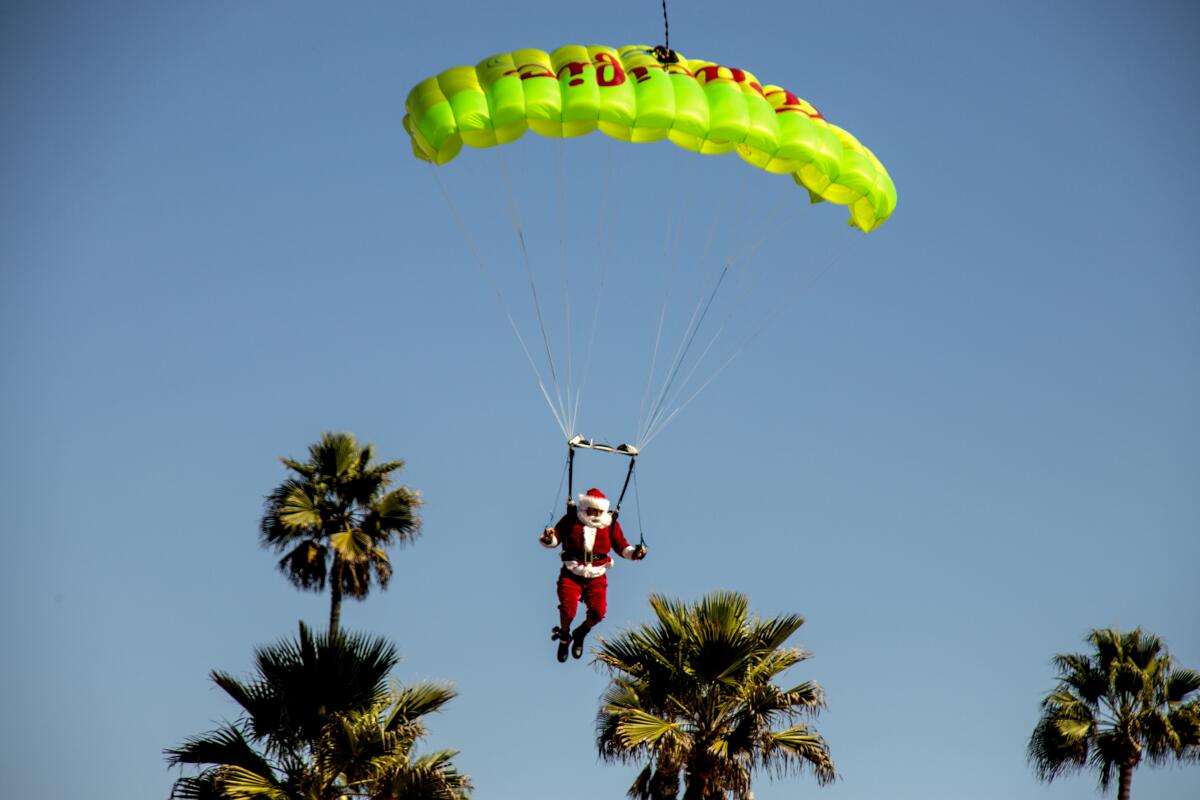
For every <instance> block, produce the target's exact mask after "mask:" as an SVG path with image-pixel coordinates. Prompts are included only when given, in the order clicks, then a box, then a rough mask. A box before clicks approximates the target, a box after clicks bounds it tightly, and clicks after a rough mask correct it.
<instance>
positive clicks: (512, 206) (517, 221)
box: [496, 149, 571, 437]
mask: <svg viewBox="0 0 1200 800" xmlns="http://www.w3.org/2000/svg"><path fill="white" fill-rule="evenodd" d="M496 156H497V159H498V160H499V162H500V173H501V175H502V176H503V178H504V186H505V188H506V189H507V190H508V208H509V213H510V214H511V216H512V223H513V228H514V230H516V233H517V241H518V242H519V243H520V245H521V260H522V262H523V264H524V266H525V275H526V277H528V279H529V292H530V294H531V295H532V296H533V308H534V310H535V311H536V312H537V320H538V328H539V329H540V330H541V333H542V344H543V345H544V346H545V348H546V361H547V363H548V364H549V365H550V377H551V378H552V379H553V380H554V395H555V398H556V399H557V400H558V413H556V414H555V415H554V416H555V418H556V419H557V420H558V421H559V423H558V424H559V427H560V428H563V435H564V436H568V437H569V436H570V435H571V434H570V433H568V432H567V431H566V416H567V415H566V409H565V407H564V406H563V399H562V384H561V383H560V382H559V380H558V371H557V370H556V369H555V368H554V354H553V352H552V351H551V349H550V337H549V336H548V335H547V334H546V321H545V319H544V317H543V316H542V304H541V301H540V300H539V299H538V291H537V282H536V281H534V279H533V267H532V266H531V265H530V263H529V250H528V248H526V246H525V229H524V228H523V227H522V226H521V216H520V210H519V209H518V207H517V198H516V195H515V194H514V192H513V186H512V180H511V179H510V178H509V175H508V162H507V160H506V159H505V158H504V154H503V153H501V152H500V151H499V149H497V151H496Z"/></svg>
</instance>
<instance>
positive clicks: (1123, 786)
mask: <svg viewBox="0 0 1200 800" xmlns="http://www.w3.org/2000/svg"><path fill="white" fill-rule="evenodd" d="M1134 766H1135V765H1134V764H1130V763H1125V764H1122V765H1121V772H1120V774H1119V775H1118V777H1117V800H1129V787H1130V784H1132V783H1133V768H1134Z"/></svg>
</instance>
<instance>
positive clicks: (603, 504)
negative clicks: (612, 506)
mask: <svg viewBox="0 0 1200 800" xmlns="http://www.w3.org/2000/svg"><path fill="white" fill-rule="evenodd" d="M608 505H609V503H608V498H607V497H605V496H604V492H602V491H600V490H599V489H588V490H587V493H586V494H581V495H579V510H580V511H587V510H588V509H589V508H595V509H598V510H599V511H600V513H602V514H603V513H604V512H606V511H608Z"/></svg>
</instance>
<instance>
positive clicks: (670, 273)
mask: <svg viewBox="0 0 1200 800" xmlns="http://www.w3.org/2000/svg"><path fill="white" fill-rule="evenodd" d="M674 211H675V209H674V207H668V209H667V235H666V238H665V240H664V241H663V248H664V249H665V250H666V251H667V253H668V254H669V255H670V264H671V266H670V268H669V269H668V270H667V283H666V288H665V289H664V291H663V301H662V308H661V309H660V310H659V312H658V328H657V330H656V331H655V334H654V350H653V352H652V353H651V354H650V369H649V370H648V371H647V373H646V389H645V391H643V392H642V402H641V405H640V406H639V407H638V430H639V431H640V430H641V429H642V424H643V423H644V422H645V421H646V404H647V403H648V402H649V401H650V389H651V387H652V386H653V384H654V368H655V367H656V366H657V365H658V351H659V349H660V348H661V346H662V332H663V325H664V323H665V321H666V317H667V301H668V300H669V299H670V297H671V286H672V284H673V283H674V281H675V268H676V267H677V266H678V264H679V259H678V251H679V248H677V247H672V246H671V229H672V227H673V224H674V219H675V217H674Z"/></svg>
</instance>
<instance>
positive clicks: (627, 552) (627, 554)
mask: <svg viewBox="0 0 1200 800" xmlns="http://www.w3.org/2000/svg"><path fill="white" fill-rule="evenodd" d="M636 550H637V547H636V546H634V545H632V544H631V545H629V547H626V548H625V549H624V550H622V551H621V558H629V559H632V558H633V553H634V551H636Z"/></svg>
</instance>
